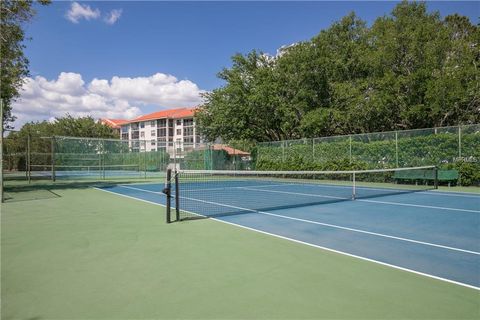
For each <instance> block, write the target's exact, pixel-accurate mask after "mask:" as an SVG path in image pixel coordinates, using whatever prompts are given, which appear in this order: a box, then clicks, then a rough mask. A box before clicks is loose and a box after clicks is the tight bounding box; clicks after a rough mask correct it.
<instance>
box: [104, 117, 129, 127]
mask: <svg viewBox="0 0 480 320" xmlns="http://www.w3.org/2000/svg"><path fill="white" fill-rule="evenodd" d="M100 122H101V123H102V124H104V125H106V126H109V127H112V128H115V129H119V128H120V125H122V124H124V123H127V122H128V120H124V119H100Z"/></svg>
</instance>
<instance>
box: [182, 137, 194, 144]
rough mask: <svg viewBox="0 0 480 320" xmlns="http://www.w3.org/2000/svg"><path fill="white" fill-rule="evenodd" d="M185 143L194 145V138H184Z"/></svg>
mask: <svg viewBox="0 0 480 320" xmlns="http://www.w3.org/2000/svg"><path fill="white" fill-rule="evenodd" d="M183 142H187V143H193V137H184V138H183Z"/></svg>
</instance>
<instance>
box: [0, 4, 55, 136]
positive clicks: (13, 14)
mask: <svg viewBox="0 0 480 320" xmlns="http://www.w3.org/2000/svg"><path fill="white" fill-rule="evenodd" d="M37 2H38V3H39V4H41V5H47V4H49V3H50V2H51V1H50V0H38V1H37ZM33 4H34V1H32V0H2V1H0V57H1V58H0V59H1V73H0V83H1V86H0V93H1V99H2V101H3V108H4V110H3V119H2V121H3V124H4V126H6V127H7V128H10V126H9V125H8V124H9V123H11V122H12V121H14V120H15V117H14V116H13V115H12V110H11V104H12V102H13V101H15V99H16V98H18V96H19V95H20V93H19V90H20V88H21V86H22V84H23V82H24V79H25V77H27V76H28V75H29V71H28V59H27V57H26V56H25V55H24V52H23V50H24V49H25V43H24V41H25V40H26V39H25V31H24V29H23V28H24V25H25V24H26V23H27V22H28V21H30V20H31V19H32V17H33V16H34V15H35V10H34V8H33Z"/></svg>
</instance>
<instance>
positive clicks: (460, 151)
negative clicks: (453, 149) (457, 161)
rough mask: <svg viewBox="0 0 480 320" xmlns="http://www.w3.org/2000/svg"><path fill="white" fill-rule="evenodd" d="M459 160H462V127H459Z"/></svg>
mask: <svg viewBox="0 0 480 320" xmlns="http://www.w3.org/2000/svg"><path fill="white" fill-rule="evenodd" d="M458 158H462V126H458Z"/></svg>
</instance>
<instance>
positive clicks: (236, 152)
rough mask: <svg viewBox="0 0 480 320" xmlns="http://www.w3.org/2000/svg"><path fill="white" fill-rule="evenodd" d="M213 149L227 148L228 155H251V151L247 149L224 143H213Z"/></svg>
mask: <svg viewBox="0 0 480 320" xmlns="http://www.w3.org/2000/svg"><path fill="white" fill-rule="evenodd" d="M213 150H225V151H226V152H227V153H228V155H230V156H244V157H246V156H249V155H250V153H248V152H246V151H242V150H239V149H235V148H232V147H229V146H226V145H224V144H214V145H213Z"/></svg>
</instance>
